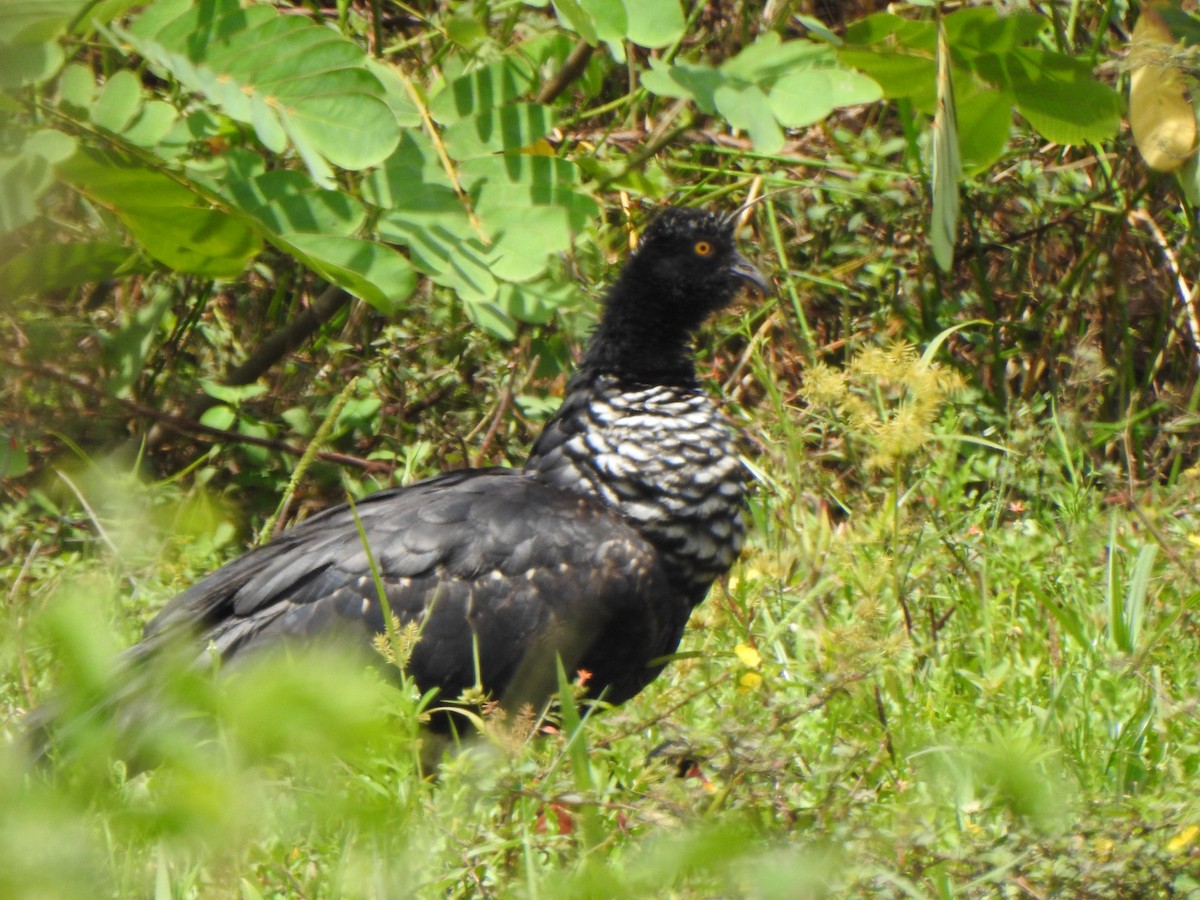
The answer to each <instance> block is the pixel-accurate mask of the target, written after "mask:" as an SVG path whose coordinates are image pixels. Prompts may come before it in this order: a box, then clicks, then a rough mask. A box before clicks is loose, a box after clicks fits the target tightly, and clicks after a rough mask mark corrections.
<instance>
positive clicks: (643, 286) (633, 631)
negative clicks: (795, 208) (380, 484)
mask: <svg viewBox="0 0 1200 900" xmlns="http://www.w3.org/2000/svg"><path fill="white" fill-rule="evenodd" d="M746 281H750V282H752V283H754V284H755V285H757V286H758V287H760V288H763V287H765V282H763V281H762V279H761V276H758V275H757V273H756V272H754V270H753V269H752V268H750V267H749V265H748V264H747V263H746V262H745V260H744V259H742V257H741V256H740V255H738V254H737V253H736V251H735V250H734V249H733V240H732V227H731V225H730V223H729V222H728V221H726V220H722V219H718V218H717V217H714V216H712V215H710V214H708V213H704V212H701V211H698V210H678V209H674V210H668V211H667V212H665V213H664V214H663V215H662V216H660V217H659V219H657V220H656V221H655V222H654V223H652V224H651V225H650V226H649V227H648V228H647V230H646V232H645V233H644V235H643V238H642V241H641V243H640V245H639V248H638V250H637V251H636V252H635V254H634V255H633V256H632V257H631V259H630V261H629V262H628V263H627V264H626V266H625V268H624V269H623V271H622V273H621V275H620V277H619V278H618V280H617V282H616V283H615V284H614V285H613V287H612V288H611V289H610V290H609V292H608V295H607V298H606V305H605V312H604V316H603V318H602V320H601V323H600V325H599V326H598V328H597V331H596V333H595V335H594V336H593V338H592V341H591V343H590V344H589V348H588V350H587V352H586V353H585V355H584V358H583V360H582V361H581V363H580V367H579V370H578V371H577V373H576V374H575V376H574V377H573V378H572V380H571V381H570V383H569V385H568V388H567V394H566V397H565V399H564V401H563V404H562V406H561V408H560V409H559V411H558V412H557V413H556V414H555V416H554V417H553V418H552V419H551V420H550V422H549V423H548V424H547V426H546V428H545V429H544V431H543V433H542V435H541V436H540V437H539V439H538V440H537V442H536V443H535V445H534V448H533V451H532V453H531V455H530V457H529V460H528V461H527V462H526V464H525V466H524V468H523V469H481V470H464V471H459V472H450V473H447V474H444V475H440V476H437V477H434V478H431V479H428V480H425V481H422V482H418V483H416V484H412V485H409V486H407V487H401V488H395V489H392V490H386V491H383V492H381V493H378V494H375V495H373V496H371V497H368V498H366V499H364V500H362V501H359V502H358V503H357V504H356V505H355V506H354V507H353V508H352V507H350V506H346V505H344V506H339V507H336V508H334V509H330V510H327V511H325V512H323V513H321V514H319V515H316V516H314V517H312V518H310V519H308V520H307V521H305V522H302V523H301V524H299V525H297V526H295V527H294V528H292V529H291V530H290V531H288V532H286V533H284V534H283V535H281V536H280V537H279V538H277V539H275V540H274V541H272V542H271V543H269V544H266V545H264V546H262V547H259V548H257V549H255V550H252V551H250V552H249V553H247V554H246V555H244V556H242V557H240V558H238V559H236V560H234V561H233V562H231V563H229V564H228V565H226V566H225V567H224V568H221V569H219V570H218V571H216V572H214V573H212V574H211V575H209V576H208V577H207V578H205V579H203V580H201V581H199V582H198V583H196V584H195V585H193V586H192V587H191V588H189V589H187V590H186V591H184V592H183V593H182V594H180V595H179V596H177V597H176V598H174V599H173V600H172V601H171V602H170V603H168V604H167V606H166V607H165V608H164V609H163V610H162V612H161V613H159V615H158V616H157V617H156V618H155V619H154V620H153V621H152V622H151V623H150V624H149V625H148V626H147V630H146V639H145V641H144V642H143V645H142V648H143V650H145V649H147V648H150V649H152V648H153V647H154V646H155V645H156V644H157V643H158V642H160V641H165V640H169V639H172V638H173V637H174V636H175V635H178V634H180V633H187V634H194V635H195V636H196V637H197V638H198V639H199V640H200V642H202V644H203V645H204V646H207V647H209V648H215V650H216V651H217V652H218V653H219V654H220V656H221V657H223V658H225V659H230V658H235V657H238V656H240V655H242V654H244V653H246V651H248V650H250V649H252V648H255V647H267V646H271V645H274V644H276V643H278V642H280V641H285V642H286V641H295V640H304V639H314V638H319V639H324V638H325V637H326V636H327V635H330V634H332V633H345V634H351V635H355V636H357V638H358V639H359V640H362V641H363V642H364V643H366V642H369V641H370V640H371V638H372V637H373V636H374V635H376V634H379V633H381V632H383V631H384V629H385V622H384V614H383V611H382V608H381V606H380V602H381V598H380V596H379V587H378V586H377V583H376V580H375V575H376V574H377V575H378V578H379V581H380V583H381V585H382V590H383V592H384V594H385V595H386V602H387V603H388V605H389V606H390V608H391V610H392V612H393V614H394V615H395V617H396V619H397V621H398V623H399V624H401V625H404V624H407V623H417V625H418V626H419V628H420V637H419V640H418V641H417V643H416V645H415V647H414V649H413V652H412V655H411V658H410V659H409V661H408V670H409V671H410V673H411V674H412V676H413V678H414V679H415V681H416V683H417V684H418V686H419V687H420V688H421V689H422V690H428V689H430V688H436V689H438V691H439V692H440V694H441V699H442V700H454V699H455V698H456V697H458V696H459V695H460V694H461V693H462V692H464V691H466V690H467V689H469V688H473V687H481V688H482V689H483V690H484V691H485V692H487V693H490V694H491V695H492V696H494V697H496V698H497V699H501V700H503V701H504V702H505V704H506V705H510V704H514V703H524V702H527V701H528V702H533V703H538V702H540V701H542V700H544V699H545V698H546V697H547V696H549V694H550V693H551V692H552V691H553V686H554V672H555V665H556V663H555V660H556V657H557V658H561V659H562V661H563V663H564V665H565V666H566V667H567V670H568V671H574V670H575V669H586V670H588V671H589V672H590V673H591V678H590V680H589V681H588V687H589V689H590V690H591V691H592V693H593V694H594V695H601V694H602V695H603V696H604V697H605V698H606V699H608V700H610V701H612V702H621V701H624V700H626V699H628V698H629V697H632V696H633V695H634V694H636V693H637V692H638V691H640V690H641V689H642V688H643V687H644V686H645V685H646V684H648V683H649V682H650V681H651V680H652V679H653V678H654V676H655V675H656V674H657V672H658V671H659V670H660V669H661V667H662V662H661V661H660V658H661V657H663V656H664V655H666V654H669V653H671V652H672V651H674V650H675V648H676V647H677V645H678V643H679V640H680V637H681V635H682V632H683V628H684V625H685V623H686V621H687V618H688V615H689V614H690V612H691V610H692V608H693V607H694V606H695V605H696V604H697V603H699V602H700V601H701V600H703V598H704V596H705V594H706V593H707V591H708V589H709V587H710V585H711V584H712V582H713V580H714V579H715V578H717V577H718V576H719V575H721V574H722V573H724V572H725V571H727V570H728V569H729V567H730V566H731V565H732V564H733V562H734V560H735V559H736V557H737V555H738V552H739V550H740V548H741V544H742V537H743V525H742V522H741V519H740V513H741V509H742V506H743V503H744V469H743V467H742V465H741V463H740V461H739V458H738V449H737V442H738V438H737V434H736V432H735V430H734V429H733V428H732V427H731V426H730V425H729V424H728V423H727V422H726V421H725V420H724V418H723V417H722V415H721V413H720V412H719V410H718V409H717V407H716V406H715V405H714V404H713V402H712V401H711V400H710V399H709V398H708V397H707V396H706V395H705V394H704V392H703V391H702V390H701V389H700V387H699V386H698V384H697V379H696V377H695V373H694V368H693V364H692V359H691V352H690V347H691V343H690V342H691V337H692V334H693V333H694V331H695V329H696V328H697V327H698V326H699V325H700V324H701V323H702V322H703V320H704V319H705V318H707V316H708V315H709V314H710V313H712V312H714V311H715V310H717V309H720V308H721V307H723V306H725V305H727V304H728V303H729V302H730V301H731V300H732V299H733V296H734V295H735V294H736V293H737V291H738V290H739V289H740V288H741V286H742V285H743V283H744V282H746ZM356 519H357V521H356ZM360 527H361V531H360ZM364 538H365V546H364ZM368 548H369V551H370V552H369V554H368ZM372 560H373V564H374V565H373V564H372Z"/></svg>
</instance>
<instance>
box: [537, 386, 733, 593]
mask: <svg viewBox="0 0 1200 900" xmlns="http://www.w3.org/2000/svg"><path fill="white" fill-rule="evenodd" d="M572 388H573V389H572V390H569V391H568V395H567V397H566V400H565V401H564V403H563V406H562V409H561V410H560V411H559V415H558V416H557V417H556V419H555V420H554V421H553V422H551V423H550V425H549V426H548V427H547V428H546V430H545V431H544V432H543V434H542V436H541V438H539V440H538V442H537V444H536V445H535V446H534V449H533V453H532V455H531V456H530V459H529V461H528V462H527V463H526V465H525V470H526V472H528V473H529V474H530V475H532V476H534V477H535V478H538V479H540V480H542V481H546V482H549V483H551V484H555V485H557V486H559V487H561V488H563V489H565V490H572V491H577V492H578V491H583V492H585V493H588V494H591V495H593V496H595V497H596V498H598V499H599V500H601V501H602V502H604V503H605V504H607V505H608V506H611V507H613V508H615V509H617V510H619V511H620V512H621V514H622V516H624V517H625V518H626V520H628V521H629V522H630V523H631V524H633V525H634V526H635V527H636V528H637V529H638V530H639V531H640V532H641V533H642V534H644V535H645V536H646V537H647V538H648V539H649V540H650V541H651V542H652V543H653V544H654V545H655V546H656V547H658V548H659V550H660V551H661V552H662V553H663V558H664V560H665V562H666V563H667V565H668V568H669V569H670V570H671V575H672V577H673V578H675V579H678V581H680V582H682V584H681V586H686V587H687V588H688V589H689V590H690V591H696V592H698V596H696V597H695V599H694V601H693V602H699V601H700V600H701V599H702V598H703V595H704V593H705V592H706V591H707V589H708V586H709V585H710V584H711V583H712V581H713V579H714V578H716V577H717V576H718V575H720V574H722V573H724V572H726V571H728V569H729V567H730V566H732V565H733V563H734V561H735V560H736V559H737V556H738V553H739V552H740V551H741V547H742V541H743V537H744V531H745V528H744V525H743V523H742V520H741V511H742V507H743V504H744V501H745V480H746V470H745V468H744V467H743V466H742V464H741V461H740V460H739V459H738V452H737V444H738V435H737V433H736V431H735V430H734V429H733V427H732V426H731V425H730V424H728V422H727V421H726V420H725V419H724V418H723V417H722V415H721V413H720V411H719V410H718V409H717V407H716V405H715V404H713V402H712V401H711V400H710V399H709V398H708V397H707V395H705V394H704V393H703V392H701V391H700V390H698V389H696V388H688V387H678V386H669V385H656V386H651V387H638V388H635V389H632V390H631V389H628V388H623V387H622V385H621V384H620V382H619V381H618V380H617V379H616V378H615V377H613V376H608V375H602V376H599V377H598V378H596V379H594V380H591V381H588V382H585V383H583V384H580V385H578V386H572Z"/></svg>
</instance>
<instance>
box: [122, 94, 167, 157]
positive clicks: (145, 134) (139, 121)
mask: <svg viewBox="0 0 1200 900" xmlns="http://www.w3.org/2000/svg"><path fill="white" fill-rule="evenodd" d="M177 121H179V113H178V112H177V111H176V109H175V107H173V106H172V105H171V104H170V103H166V102H164V101H162V100H151V101H150V102H149V103H147V104H145V105H144V106H143V107H142V111H141V112H140V113H138V116H137V118H136V119H134V120H133V122H132V123H131V124H130V125H129V127H127V128H126V129H125V132H124V134H123V135H122V136H123V137H124V138H125V140H127V141H129V142H130V143H131V144H134V145H136V146H138V147H157V146H158V144H159V143H160V142H161V141H162V140H163V138H165V137H166V136H167V135H168V134H170V132H171V129H172V128H174V127H175V123H176V122H177Z"/></svg>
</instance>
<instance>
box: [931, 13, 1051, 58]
mask: <svg viewBox="0 0 1200 900" xmlns="http://www.w3.org/2000/svg"><path fill="white" fill-rule="evenodd" d="M942 21H943V22H944V23H945V28H946V39H947V40H948V41H949V42H950V49H951V51H952V52H954V53H956V54H957V53H962V52H964V51H967V50H970V51H974V52H983V53H990V54H993V55H995V54H1004V53H1008V52H1010V51H1012V50H1015V49H1016V48H1017V47H1020V46H1022V45H1023V44H1027V43H1029V42H1030V41H1032V40H1033V39H1034V38H1036V37H1038V35H1040V34H1042V32H1044V31H1046V30H1047V29H1048V28H1049V27H1050V21H1049V19H1047V18H1046V17H1044V16H1039V15H1036V14H1034V13H1028V12H1021V11H1019V10H1014V11H1012V12H1005V13H1004V14H1003V15H1001V14H1000V11H999V10H998V9H996V8H995V7H992V6H977V7H967V8H964V9H958V10H955V11H954V12H952V13H951V14H950V15H948V16H944V17H943V19H942Z"/></svg>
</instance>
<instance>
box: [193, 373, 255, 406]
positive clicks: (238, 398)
mask: <svg viewBox="0 0 1200 900" xmlns="http://www.w3.org/2000/svg"><path fill="white" fill-rule="evenodd" d="M200 386H201V387H202V388H203V389H204V393H206V394H208V396H210V397H212V398H213V399H215V400H220V401H222V402H223V403H228V404H231V405H233V406H237V405H238V404H239V403H241V402H242V401H243V400H251V399H253V398H254V397H261V396H262V395H263V394H265V393H266V392H267V388H266V386H265V385H262V384H258V383H257V382H254V383H252V384H220V383H218V382H216V381H213V380H212V379H210V378H203V379H201V380H200Z"/></svg>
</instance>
